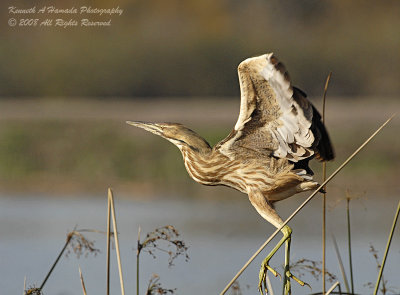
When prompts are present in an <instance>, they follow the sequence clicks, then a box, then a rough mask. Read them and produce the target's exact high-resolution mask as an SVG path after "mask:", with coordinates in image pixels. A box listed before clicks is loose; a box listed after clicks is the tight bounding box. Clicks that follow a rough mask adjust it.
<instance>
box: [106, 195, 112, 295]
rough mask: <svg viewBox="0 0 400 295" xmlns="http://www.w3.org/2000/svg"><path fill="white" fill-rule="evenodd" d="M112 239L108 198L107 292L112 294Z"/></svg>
mask: <svg viewBox="0 0 400 295" xmlns="http://www.w3.org/2000/svg"><path fill="white" fill-rule="evenodd" d="M110 239H111V201H110V197H109V196H108V198H107V262H106V263H107V264H106V268H107V279H106V280H107V287H106V294H107V295H110Z"/></svg>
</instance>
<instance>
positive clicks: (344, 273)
mask: <svg viewBox="0 0 400 295" xmlns="http://www.w3.org/2000/svg"><path fill="white" fill-rule="evenodd" d="M332 241H333V246H334V247H335V252H336V256H337V258H338V261H339V267H340V272H341V273H342V277H343V281H344V285H345V287H346V291H347V293H350V288H349V283H348V281H347V276H346V272H345V270H344V265H343V261H342V257H341V256H340V252H339V247H338V245H337V243H336V239H335V236H332Z"/></svg>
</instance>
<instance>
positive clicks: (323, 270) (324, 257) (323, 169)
mask: <svg viewBox="0 0 400 295" xmlns="http://www.w3.org/2000/svg"><path fill="white" fill-rule="evenodd" d="M331 76H332V72H330V73H329V75H328V77H327V78H326V82H325V87H324V96H323V99H322V123H323V124H325V104H326V93H327V91H328V86H329V81H330V80H331ZM325 180H326V162H322V181H323V182H324V181H325ZM323 190H324V193H323V196H322V294H325V290H326V279H325V277H326V274H325V269H326V264H325V262H326V186H324V187H323Z"/></svg>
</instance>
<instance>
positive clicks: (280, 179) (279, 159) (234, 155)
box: [128, 53, 334, 294]
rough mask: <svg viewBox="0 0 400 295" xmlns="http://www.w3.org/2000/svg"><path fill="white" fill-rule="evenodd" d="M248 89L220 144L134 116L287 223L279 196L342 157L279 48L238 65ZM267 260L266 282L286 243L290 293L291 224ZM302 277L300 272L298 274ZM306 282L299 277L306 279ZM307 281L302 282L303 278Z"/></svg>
mask: <svg viewBox="0 0 400 295" xmlns="http://www.w3.org/2000/svg"><path fill="white" fill-rule="evenodd" d="M238 75H239V82H240V90H241V102H240V113H239V118H238V120H237V122H236V124H235V127H234V129H233V130H232V132H231V133H230V134H229V135H228V136H227V137H226V138H225V139H223V140H222V141H221V142H219V143H218V144H217V145H215V146H214V147H213V148H211V147H210V145H209V144H208V143H207V142H206V141H205V140H204V139H203V138H202V137H201V136H199V135H198V134H197V133H195V132H194V131H192V130H190V129H189V128H187V127H185V126H183V125H181V124H176V123H146V122H137V121H136V122H128V123H129V124H131V125H133V126H136V127H140V128H143V129H145V130H147V131H150V132H152V133H155V134H157V135H159V136H161V137H164V138H166V139H167V140H169V141H170V142H172V143H173V144H175V145H176V146H177V147H178V148H179V149H180V151H181V152H182V156H183V159H184V163H185V167H186V170H187V171H188V173H189V175H190V176H191V177H192V178H193V179H194V180H195V181H197V182H199V183H201V184H205V185H226V186H230V187H232V188H235V189H237V190H239V191H241V192H243V193H245V194H247V195H248V196H249V200H250V202H251V204H252V205H253V206H254V207H255V209H256V210H257V211H258V213H259V214H260V215H261V216H262V217H263V218H265V219H266V220H267V221H269V222H270V223H271V224H273V225H274V226H276V227H280V226H281V225H282V224H283V221H282V219H281V218H280V217H279V215H278V214H277V212H276V211H275V209H274V208H273V207H272V204H273V202H276V201H279V200H282V199H285V198H287V197H290V196H292V195H293V194H296V193H298V192H302V191H307V190H312V189H315V188H317V187H318V184H317V183H316V182H314V181H312V174H313V173H312V171H311V169H310V168H309V167H308V161H309V160H310V159H312V158H314V157H316V158H317V159H319V160H322V161H327V160H331V159H333V158H334V153H333V149H332V146H331V143H330V139H329V136H328V133H327V131H326V129H325V127H324V125H323V123H322V122H321V116H320V115H319V113H318V111H317V110H316V109H315V107H314V106H313V105H312V104H311V102H309V101H308V100H307V98H306V95H305V94H304V92H302V91H301V90H299V89H298V88H296V87H293V86H292V84H291V81H290V78H289V74H288V73H287V71H286V69H285V67H284V66H283V64H282V63H281V62H279V61H278V59H277V58H276V57H275V56H274V55H273V54H272V53H270V54H264V55H261V56H258V57H253V58H249V59H246V60H245V61H243V62H242V63H240V65H239V66H238ZM282 232H283V234H284V237H283V238H282V240H281V241H280V242H279V243H278V245H277V247H275V248H274V251H273V252H271V253H270V255H268V256H267V258H266V259H265V261H264V262H263V266H262V270H261V272H260V285H259V288H260V290H261V291H262V283H263V282H264V280H265V272H266V270H267V269H269V270H271V271H273V272H274V270H272V269H271V268H270V267H269V265H268V262H269V259H270V258H271V257H272V255H273V254H274V253H275V252H276V250H277V249H278V248H279V247H280V246H281V245H282V244H283V243H284V242H286V257H287V261H285V263H286V265H287V273H285V280H284V285H285V290H286V293H287V294H290V280H289V279H290V278H295V277H293V276H292V275H291V274H290V272H289V270H288V267H289V266H288V265H289V248H290V247H289V243H290V235H291V229H290V228H289V227H288V226H285V227H284V228H283V229H282ZM295 279H296V280H298V279H297V278H295ZM298 281H299V280H298ZM299 282H301V281H299Z"/></svg>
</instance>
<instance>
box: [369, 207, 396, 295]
mask: <svg viewBox="0 0 400 295" xmlns="http://www.w3.org/2000/svg"><path fill="white" fill-rule="evenodd" d="M399 213H400V201H399V203H398V204H397V210H396V214H395V216H394V219H393V224H392V228H391V230H390V233H389V238H388V241H387V244H386V249H385V254H384V255H383V260H382V263H381V267H380V269H379V274H378V279H377V281H376V285H375V290H374V295H376V294H377V292H378V289H379V283H380V281H381V278H382V275H383V269H384V267H385V263H386V258H387V255H388V253H389V249H390V244H391V242H392V238H393V233H394V230H395V228H396V224H397V219H398V218H399Z"/></svg>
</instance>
